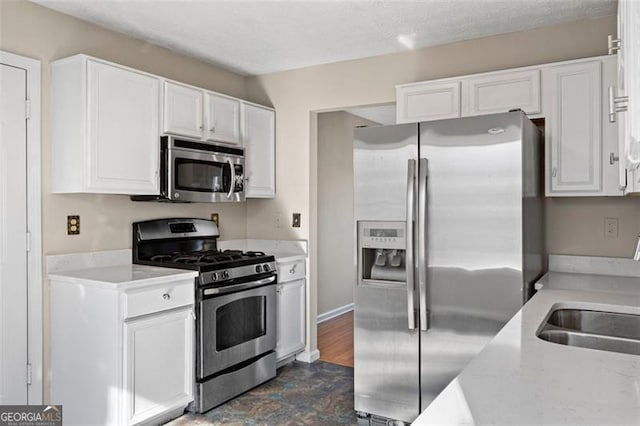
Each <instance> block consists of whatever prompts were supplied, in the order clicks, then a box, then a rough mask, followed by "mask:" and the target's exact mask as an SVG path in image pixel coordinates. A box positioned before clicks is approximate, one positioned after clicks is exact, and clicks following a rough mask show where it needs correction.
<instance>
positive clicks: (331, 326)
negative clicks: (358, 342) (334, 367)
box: [318, 311, 353, 368]
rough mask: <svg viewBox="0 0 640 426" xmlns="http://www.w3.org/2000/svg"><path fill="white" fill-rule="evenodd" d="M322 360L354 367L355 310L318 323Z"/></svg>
mask: <svg viewBox="0 0 640 426" xmlns="http://www.w3.org/2000/svg"><path fill="white" fill-rule="evenodd" d="M318 350H319V351H320V360H321V361H326V362H330V363H332V364H338V365H344V366H345V367H352V368H353V311H351V312H347V313H346V314H342V315H340V316H338V317H335V318H332V319H330V320H328V321H325V322H323V323H320V324H318Z"/></svg>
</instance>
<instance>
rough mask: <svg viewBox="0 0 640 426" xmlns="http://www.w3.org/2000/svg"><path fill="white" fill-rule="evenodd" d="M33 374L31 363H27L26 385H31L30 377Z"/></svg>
mask: <svg viewBox="0 0 640 426" xmlns="http://www.w3.org/2000/svg"><path fill="white" fill-rule="evenodd" d="M32 376H33V369H32V368H31V364H27V385H28V386H31V379H32Z"/></svg>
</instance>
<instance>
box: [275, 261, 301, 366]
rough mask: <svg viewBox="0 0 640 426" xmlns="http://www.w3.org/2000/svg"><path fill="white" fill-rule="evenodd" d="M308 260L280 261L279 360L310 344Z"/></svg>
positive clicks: (278, 299)
mask: <svg viewBox="0 0 640 426" xmlns="http://www.w3.org/2000/svg"><path fill="white" fill-rule="evenodd" d="M304 277H305V261H304V260H301V261H298V262H293V263H285V264H278V279H279V284H278V287H277V289H276V293H277V296H278V298H277V321H276V322H277V326H276V328H277V335H278V340H277V344H276V360H277V361H282V360H284V359H285V358H288V357H291V356H293V355H295V354H296V353H298V352H300V351H302V350H303V349H304V347H305V345H306V333H305V324H306V315H305V313H306V310H305V306H306V297H305V287H306V279H305V278H304Z"/></svg>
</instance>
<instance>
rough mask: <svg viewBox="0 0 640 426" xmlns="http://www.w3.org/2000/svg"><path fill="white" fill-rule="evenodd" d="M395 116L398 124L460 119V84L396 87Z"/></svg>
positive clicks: (424, 84) (421, 84)
mask: <svg viewBox="0 0 640 426" xmlns="http://www.w3.org/2000/svg"><path fill="white" fill-rule="evenodd" d="M396 114H397V115H396V121H397V122H398V123H417V122H419V121H430V120H440V119H445V118H456V117H460V82H458V81H455V82H446V83H440V82H438V83H431V82H423V83H415V84H404V85H400V86H397V87H396Z"/></svg>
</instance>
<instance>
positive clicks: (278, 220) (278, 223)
mask: <svg viewBox="0 0 640 426" xmlns="http://www.w3.org/2000/svg"><path fill="white" fill-rule="evenodd" d="M273 226H274V227H276V228H282V212H275V213H274V214H273Z"/></svg>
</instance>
